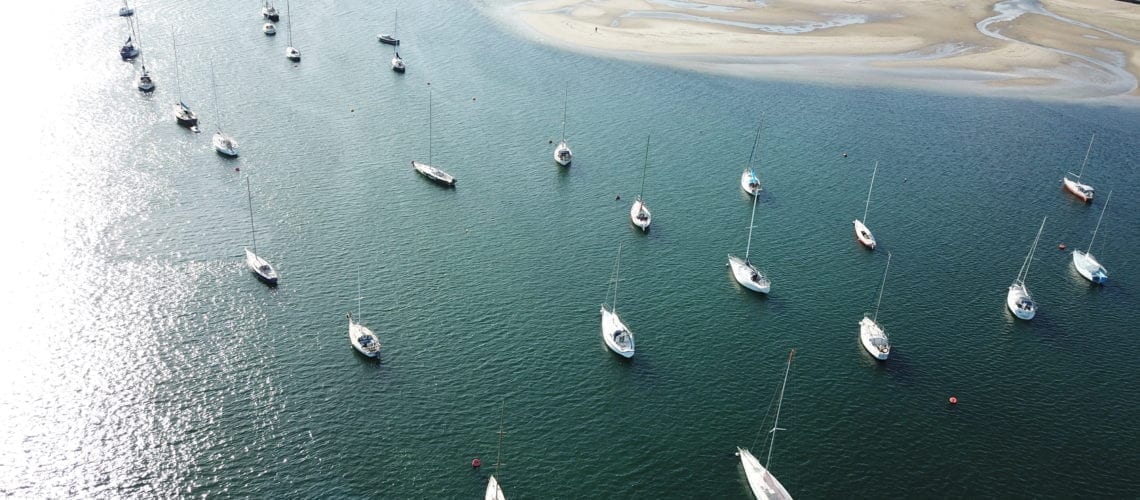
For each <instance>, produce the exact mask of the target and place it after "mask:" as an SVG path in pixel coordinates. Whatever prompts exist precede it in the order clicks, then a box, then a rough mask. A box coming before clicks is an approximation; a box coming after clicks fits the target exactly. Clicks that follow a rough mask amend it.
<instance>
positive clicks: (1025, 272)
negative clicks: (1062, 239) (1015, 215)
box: [1017, 217, 1049, 286]
mask: <svg viewBox="0 0 1140 500" xmlns="http://www.w3.org/2000/svg"><path fill="white" fill-rule="evenodd" d="M1048 219H1049V217H1045V218H1043V219H1041V227H1040V228H1038V229H1037V237H1036V238H1033V246H1031V247H1029V253H1028V254H1027V255H1026V256H1025V262H1024V263H1022V264H1021V272H1019V273H1017V282H1018V283H1020V284H1022V285H1023V286H1024V285H1025V279H1026V278H1028V277H1029V265H1030V264H1031V263H1032V262H1033V254H1035V253H1037V242H1038V241H1041V231H1042V230H1044V229H1045V221H1046V220H1048Z"/></svg>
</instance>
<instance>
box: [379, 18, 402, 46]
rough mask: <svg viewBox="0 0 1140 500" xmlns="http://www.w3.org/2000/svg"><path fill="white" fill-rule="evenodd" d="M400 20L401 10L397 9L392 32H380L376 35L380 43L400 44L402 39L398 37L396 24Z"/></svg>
mask: <svg viewBox="0 0 1140 500" xmlns="http://www.w3.org/2000/svg"><path fill="white" fill-rule="evenodd" d="M399 21H400V11H399V10H397V11H396V14H395V18H394V19H393V20H392V34H391V35H389V34H387V33H380V34H378V35H376V40H377V41H379V42H380V43H385V44H388V45H399V44H400V39H399V38H396V25H397V24H398V23H399Z"/></svg>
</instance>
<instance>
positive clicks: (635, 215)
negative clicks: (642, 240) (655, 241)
mask: <svg viewBox="0 0 1140 500" xmlns="http://www.w3.org/2000/svg"><path fill="white" fill-rule="evenodd" d="M629 221H630V222H632V223H633V225H635V226H637V227H638V228H640V229H641V230H642V231H649V224H650V223H652V222H653V214H652V213H650V212H649V207H647V206H645V202H644V201H641V199H640V198H638V199H637V201H635V202H633V206H632V207H630V208H629Z"/></svg>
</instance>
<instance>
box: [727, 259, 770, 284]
mask: <svg viewBox="0 0 1140 500" xmlns="http://www.w3.org/2000/svg"><path fill="white" fill-rule="evenodd" d="M728 267H730V268H732V277H733V278H736V282H737V283H740V286H743V287H744V288H747V289H749V290H752V291H754V292H759V293H768V291H770V290H771V289H772V282H771V281H770V280H768V278H767V277H766V276H764V274H763V273H761V272H760V271H759V270H758V269H756V266H754V265H752V263H751V262H745V261H744V260H743V259H741V258H739V257H735V256H732V255H729V256H728Z"/></svg>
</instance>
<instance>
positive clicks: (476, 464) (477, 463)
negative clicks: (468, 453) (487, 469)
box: [471, 458, 483, 469]
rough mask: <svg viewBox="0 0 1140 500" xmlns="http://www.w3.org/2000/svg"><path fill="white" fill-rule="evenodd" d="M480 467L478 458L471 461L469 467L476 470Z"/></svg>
mask: <svg viewBox="0 0 1140 500" xmlns="http://www.w3.org/2000/svg"><path fill="white" fill-rule="evenodd" d="M480 465H483V462H480V461H479V459H478V458H476V459H475V460H472V461H471V467H474V468H476V469H478V468H479V466H480Z"/></svg>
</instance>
